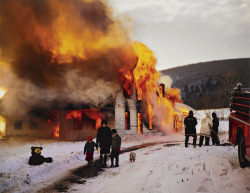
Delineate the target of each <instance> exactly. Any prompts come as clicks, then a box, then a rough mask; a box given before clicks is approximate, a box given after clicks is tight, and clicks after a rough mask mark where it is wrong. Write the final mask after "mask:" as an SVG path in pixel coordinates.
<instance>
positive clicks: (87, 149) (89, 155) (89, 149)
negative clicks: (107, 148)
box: [84, 136, 96, 166]
mask: <svg viewBox="0 0 250 193" xmlns="http://www.w3.org/2000/svg"><path fill="white" fill-rule="evenodd" d="M92 140H93V138H92V136H88V141H87V142H86V144H85V146H84V155H85V154H86V157H85V160H86V161H87V162H88V166H91V165H92V164H93V154H94V149H95V147H96V143H95V142H94V141H92Z"/></svg>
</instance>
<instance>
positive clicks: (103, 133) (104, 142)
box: [96, 120, 112, 167]
mask: <svg viewBox="0 0 250 193" xmlns="http://www.w3.org/2000/svg"><path fill="white" fill-rule="evenodd" d="M101 125H102V126H101V127H99V129H98V131H97V137H96V143H97V146H100V148H101V151H100V166H101V167H106V166H107V164H106V161H107V156H108V154H109V153H110V146H111V143H112V135H111V129H110V128H109V127H108V126H107V121H106V120H102V122H101ZM103 154H104V159H103ZM103 161H104V162H103Z"/></svg>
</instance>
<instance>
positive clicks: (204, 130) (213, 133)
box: [84, 111, 220, 168]
mask: <svg viewBox="0 0 250 193" xmlns="http://www.w3.org/2000/svg"><path fill="white" fill-rule="evenodd" d="M212 118H213V120H211V118H210V114H209V113H207V114H206V117H205V118H203V119H202V121H201V130H200V133H199V135H200V141H199V146H200V147H201V146H202V145H203V140H204V138H205V145H209V139H210V137H211V138H212V143H213V145H219V143H220V142H219V138H218V128H219V120H218V118H217V115H216V113H215V112H213V113H212ZM184 124H185V126H186V128H185V147H188V140H189V137H190V136H191V137H193V145H194V147H196V141H197V133H196V125H197V119H196V118H195V117H194V114H193V111H189V113H188V116H187V117H186V118H185V120H184ZM98 147H100V167H107V158H108V154H110V150H111V154H110V160H111V165H110V167H111V168H112V167H119V154H120V148H121V137H120V136H119V135H118V134H117V130H116V129H112V130H111V129H110V127H108V126H107V121H106V120H102V122H101V127H99V129H98V131H97V137H96V143H95V142H94V141H93V138H92V136H88V141H87V142H86V144H85V146H84V155H85V154H86V157H85V160H86V161H87V162H88V166H91V165H92V164H93V154H94V149H95V148H96V149H98ZM114 160H115V164H114Z"/></svg>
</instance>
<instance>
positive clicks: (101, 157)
mask: <svg viewBox="0 0 250 193" xmlns="http://www.w3.org/2000/svg"><path fill="white" fill-rule="evenodd" d="M102 159H103V156H102V155H100V166H101V167H102V166H103V165H102Z"/></svg>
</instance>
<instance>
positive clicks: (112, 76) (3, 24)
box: [0, 0, 181, 138]
mask: <svg viewBox="0 0 250 193" xmlns="http://www.w3.org/2000/svg"><path fill="white" fill-rule="evenodd" d="M1 7H2V11H1V13H0V15H1V20H0V32H1V37H2V38H1V41H0V54H1V61H0V65H1V69H0V70H1V71H0V72H1V76H0V82H1V84H0V106H1V107H0V110H1V112H0V113H1V114H4V116H5V117H8V118H11V120H12V121H13V120H22V119H24V117H26V118H25V119H26V120H28V121H33V119H34V116H36V117H42V119H43V120H46V121H45V122H46V123H47V124H49V127H50V129H49V131H48V132H51V131H52V134H50V135H51V136H53V137H54V138H59V137H60V138H61V136H66V135H67V134H66V133H63V132H62V131H63V130H65V128H66V126H65V125H68V123H67V121H68V122H71V124H73V126H72V127H73V129H75V130H79V129H82V128H83V122H84V121H85V122H86V121H87V122H88V123H89V124H90V125H94V126H93V127H94V128H95V129H96V128H98V127H99V126H100V122H101V120H102V119H103V118H105V119H106V118H107V116H109V115H107V114H111V116H114V114H115V113H114V110H109V111H105V113H106V114H105V113H103V112H102V109H103V107H105V105H103V106H102V107H101V106H100V104H102V103H103V101H105V100H106V99H108V98H109V97H110V96H112V97H113V96H114V93H116V92H117V91H119V90H120V89H121V88H122V91H123V94H124V96H125V98H131V99H134V98H135V100H136V101H137V104H139V105H137V107H138V106H139V108H137V116H136V117H137V118H136V119H137V126H136V127H137V128H138V130H137V131H138V133H143V126H144V125H145V126H146V127H147V128H148V129H149V130H152V129H154V128H159V129H161V130H162V131H165V132H166V131H167V129H169V128H172V127H173V126H172V125H173V123H174V117H175V115H174V104H175V103H176V102H180V101H181V100H180V90H179V89H173V88H171V86H169V87H167V86H163V84H160V83H161V82H160V78H162V77H161V74H160V73H159V72H158V71H157V70H156V68H155V65H156V62H157V60H156V58H155V56H154V53H153V51H151V50H150V49H148V48H147V46H145V45H144V44H142V43H140V42H134V41H132V40H131V39H130V36H129V32H128V29H126V28H125V27H124V25H123V22H122V21H121V20H118V19H117V18H114V17H113V15H112V9H111V7H110V6H108V4H107V3H106V1H102V0H74V1H72V2H70V4H69V2H68V1H66V0H43V1H32V0H24V1H19V0H2V1H1ZM3 37H4V38H3ZM164 84H165V85H167V84H166V83H164ZM159 85H160V86H159ZM156 91H157V92H156ZM135 93H136V97H133V96H132V95H135ZM111 106H112V105H111ZM112 108H114V105H113V106H112ZM37 110H39V112H42V113H39V114H37V113H36V114H35V113H34V112H37ZM3 112H4V113H3ZM27 115H28V118H27ZM130 116H132V115H131V113H130V111H129V109H128V108H127V109H125V112H124V119H125V124H124V126H123V127H124V128H125V129H126V130H130V127H132V124H130V121H131V120H132V118H130ZM65 120H66V122H65ZM32 123H33V122H32ZM64 124H65V125H64ZM33 125H36V124H33ZM133 126H134V125H133ZM41 127H48V125H46V124H44V123H43V125H42V126H41ZM75 135H76V136H77V134H75Z"/></svg>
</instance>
